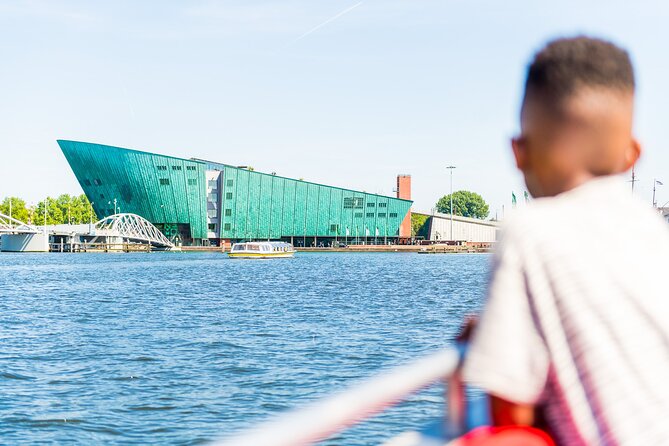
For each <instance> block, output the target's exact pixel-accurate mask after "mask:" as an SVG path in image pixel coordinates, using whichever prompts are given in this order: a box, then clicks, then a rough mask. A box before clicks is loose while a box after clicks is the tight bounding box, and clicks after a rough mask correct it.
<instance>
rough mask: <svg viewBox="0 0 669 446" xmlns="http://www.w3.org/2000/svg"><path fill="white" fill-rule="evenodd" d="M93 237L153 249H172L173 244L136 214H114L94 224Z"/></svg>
mask: <svg viewBox="0 0 669 446" xmlns="http://www.w3.org/2000/svg"><path fill="white" fill-rule="evenodd" d="M91 235H95V237H96V238H97V237H121V238H123V239H124V240H127V241H129V242H139V243H147V244H150V245H151V246H153V247H154V248H167V249H169V248H174V244H173V243H172V242H170V241H169V239H168V238H167V237H165V235H164V234H163V233H162V232H160V231H159V230H158V228H156V227H155V226H153V224H151V223H150V222H149V221H148V220H146V219H145V218H143V217H140V216H139V215H137V214H114V215H110V216H109V217H105V218H103V219H102V220H100V221H98V222H97V223H95V229H94V231H93V234H91Z"/></svg>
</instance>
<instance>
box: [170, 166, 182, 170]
mask: <svg viewBox="0 0 669 446" xmlns="http://www.w3.org/2000/svg"><path fill="white" fill-rule="evenodd" d="M172 170H181V166H172Z"/></svg>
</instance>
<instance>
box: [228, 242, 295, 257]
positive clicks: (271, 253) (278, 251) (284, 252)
mask: <svg viewBox="0 0 669 446" xmlns="http://www.w3.org/2000/svg"><path fill="white" fill-rule="evenodd" d="M295 252H296V251H295V248H294V247H293V245H291V244H290V243H286V242H245V243H235V244H234V245H232V249H231V250H230V252H229V253H228V257H232V258H239V259H273V258H287V257H293V256H294V255H295Z"/></svg>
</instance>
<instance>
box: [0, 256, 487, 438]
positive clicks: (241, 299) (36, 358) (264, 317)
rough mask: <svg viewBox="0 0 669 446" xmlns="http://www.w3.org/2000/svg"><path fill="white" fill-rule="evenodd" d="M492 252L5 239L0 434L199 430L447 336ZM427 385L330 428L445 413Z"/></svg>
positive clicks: (285, 404) (334, 384)
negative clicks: (75, 244) (190, 247)
mask: <svg viewBox="0 0 669 446" xmlns="http://www.w3.org/2000/svg"><path fill="white" fill-rule="evenodd" d="M488 262H489V257H488V256H486V255H424V256H421V255H417V254H395V253H386V254H335V253H332V254H316V253H313V254H312V253H309V254H307V253H300V254H298V255H297V256H296V257H295V258H294V259H292V260H272V261H248V260H247V261H245V260H231V259H227V257H225V256H223V255H221V254H219V253H197V254H195V253H192V254H191V253H152V254H146V253H138V254H74V255H70V254H9V253H3V254H0V421H1V422H0V443H2V444H16V443H37V442H47V443H59V444H60V443H83V444H90V443H106V444H147V443H153V444H198V443H206V442H208V441H210V440H212V439H218V438H220V437H222V436H226V435H230V434H231V433H232V432H234V431H236V430H238V429H240V428H243V427H245V426H248V425H249V424H253V423H254V422H257V421H258V420H261V419H264V418H266V417H267V416H269V415H271V414H274V413H276V412H280V411H283V410H286V409H288V408H291V407H294V406H299V405H302V404H304V403H305V402H307V401H310V400H313V399H315V398H317V397H320V396H323V395H326V394H329V393H331V392H332V391H335V390H338V389H342V388H345V387H347V386H348V385H350V384H351V383H353V382H355V381H356V380H359V379H360V378H363V377H366V376H370V375H373V374H375V373H377V372H378V371H379V370H380V369H384V368H388V367H391V366H393V365H397V364H400V363H403V362H406V361H408V360H411V359H413V358H415V357H417V356H419V355H421V354H424V353H427V352H431V351H433V350H435V349H437V348H439V347H442V346H445V345H447V344H448V343H449V341H450V340H451V339H452V338H453V336H454V335H455V334H456V332H457V330H458V327H459V324H460V320H461V318H462V317H463V315H465V314H468V313H471V312H474V311H476V310H477V309H478V308H479V307H480V304H481V300H482V297H483V292H484V287H485V281H486V275H487V270H488ZM440 392H441V390H440V389H439V388H438V387H434V388H432V389H429V390H427V391H424V392H421V393H420V394H418V395H415V396H413V397H411V398H410V399H409V400H408V401H407V402H405V403H403V404H402V405H401V406H399V407H397V408H394V409H393V410H391V411H389V412H388V413H386V414H384V415H382V416H379V417H377V418H375V419H373V420H372V421H369V422H366V423H364V424H363V425H361V426H359V427H356V428H354V429H352V430H350V431H349V432H347V433H344V434H342V435H340V436H338V437H335V438H333V439H331V440H329V441H328V442H326V444H329V445H367V444H378V443H379V442H380V441H381V440H382V439H385V438H388V437H390V436H391V435H393V434H396V433H399V432H402V431H403V430H405V429H408V428H415V427H418V426H420V425H421V424H423V423H424V422H426V421H429V420H431V419H433V418H435V417H437V416H439V413H440V410H441V409H442V401H441V398H440Z"/></svg>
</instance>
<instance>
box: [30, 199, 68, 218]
mask: <svg viewBox="0 0 669 446" xmlns="http://www.w3.org/2000/svg"><path fill="white" fill-rule="evenodd" d="M44 201H46V203H47V204H46V224H47V225H59V224H62V223H63V221H67V216H64V215H63V211H62V210H61V208H60V206H59V205H58V202H57V201H56V200H54V199H53V198H51V197H47V198H46V200H42V201H40V202H39V203H37V206H36V207H35V213H34V215H33V224H36V225H43V224H44V206H45V204H44Z"/></svg>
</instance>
